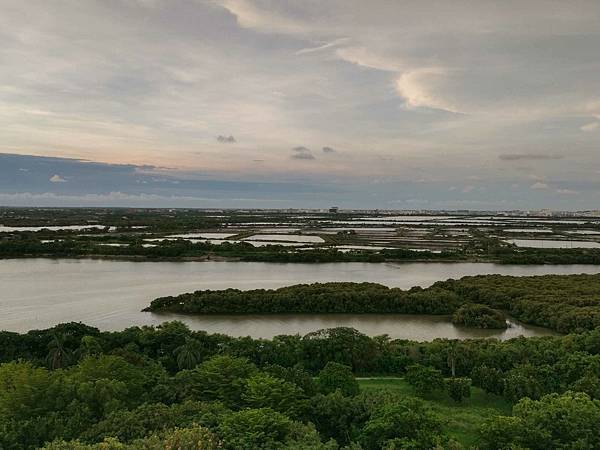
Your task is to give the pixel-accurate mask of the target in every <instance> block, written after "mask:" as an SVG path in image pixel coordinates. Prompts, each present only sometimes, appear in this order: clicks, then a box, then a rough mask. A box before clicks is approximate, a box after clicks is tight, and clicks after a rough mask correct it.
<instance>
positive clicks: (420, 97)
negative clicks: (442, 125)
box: [396, 67, 459, 113]
mask: <svg viewBox="0 0 600 450" xmlns="http://www.w3.org/2000/svg"><path fill="white" fill-rule="evenodd" d="M446 74H447V71H446V70H445V69H442V68H435V67H432V68H424V69H417V70H413V71H408V72H404V73H403V74H401V75H400V76H399V77H398V78H397V79H396V91H397V92H398V94H399V95H400V96H401V97H403V98H404V99H405V100H406V106H408V107H409V108H418V107H426V108H433V109H440V110H443V111H448V112H453V113H457V112H459V111H458V110H457V108H456V107H454V106H453V105H450V104H449V103H448V102H447V101H446V100H444V99H443V98H442V97H441V96H440V95H438V94H436V93H435V92H434V91H435V84H436V83H438V82H439V81H440V78H442V77H444V76H445V75H446Z"/></svg>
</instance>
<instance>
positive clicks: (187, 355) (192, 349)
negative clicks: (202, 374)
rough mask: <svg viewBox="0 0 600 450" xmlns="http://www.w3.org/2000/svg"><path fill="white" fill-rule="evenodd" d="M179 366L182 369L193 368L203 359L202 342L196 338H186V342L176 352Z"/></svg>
mask: <svg viewBox="0 0 600 450" xmlns="http://www.w3.org/2000/svg"><path fill="white" fill-rule="evenodd" d="M173 353H174V354H175V356H176V357H177V366H178V367H179V369H180V370H183V369H193V368H194V367H196V366H197V365H198V363H199V362H200V360H201V359H202V344H201V343H200V342H198V341H197V340H196V339H192V338H189V337H187V338H185V344H183V345H180V346H179V347H177V348H176V349H175V350H174V352H173Z"/></svg>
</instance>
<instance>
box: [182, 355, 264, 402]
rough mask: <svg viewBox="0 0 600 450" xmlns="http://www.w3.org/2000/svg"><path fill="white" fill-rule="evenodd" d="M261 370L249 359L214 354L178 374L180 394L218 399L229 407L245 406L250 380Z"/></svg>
mask: <svg viewBox="0 0 600 450" xmlns="http://www.w3.org/2000/svg"><path fill="white" fill-rule="evenodd" d="M256 373H257V369H256V366H255V365H254V364H252V363H250V362H248V360H247V359H245V358H234V357H231V356H226V355H223V356H214V357H212V358H211V359H209V360H207V361H204V362H203V363H202V364H200V365H199V366H198V367H196V368H195V369H193V370H183V371H181V372H179V373H178V374H177V376H176V377H175V381H176V385H177V387H178V389H179V397H180V398H181V399H186V400H209V401H211V400H218V401H221V402H223V403H224V404H225V405H227V406H229V407H239V406H241V405H242V403H243V401H242V393H243V392H244V390H245V389H246V380H247V379H248V378H250V377H252V376H253V375H255V374H256Z"/></svg>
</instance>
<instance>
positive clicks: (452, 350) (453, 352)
mask: <svg viewBox="0 0 600 450" xmlns="http://www.w3.org/2000/svg"><path fill="white" fill-rule="evenodd" d="M461 354H462V347H461V346H460V345H459V344H458V342H457V341H452V342H451V343H450V346H449V347H448V359H447V363H448V367H449V368H450V372H451V373H452V377H455V376H456V361H457V360H458V359H459V358H460V357H461V356H462V355H461Z"/></svg>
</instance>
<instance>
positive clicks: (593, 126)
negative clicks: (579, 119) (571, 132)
mask: <svg viewBox="0 0 600 450" xmlns="http://www.w3.org/2000/svg"><path fill="white" fill-rule="evenodd" d="M598 128H600V122H591V123H587V124H585V125H582V126H581V127H579V129H580V130H581V131H596V130H597V129H598Z"/></svg>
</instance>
